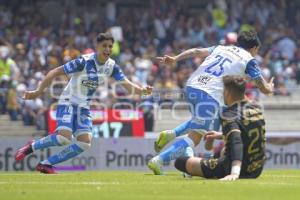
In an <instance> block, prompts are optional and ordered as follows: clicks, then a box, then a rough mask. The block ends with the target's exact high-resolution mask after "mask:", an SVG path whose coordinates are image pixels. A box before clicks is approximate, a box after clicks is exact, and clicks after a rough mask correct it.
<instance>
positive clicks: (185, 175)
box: [182, 172, 193, 178]
mask: <svg viewBox="0 0 300 200" xmlns="http://www.w3.org/2000/svg"><path fill="white" fill-rule="evenodd" d="M182 176H183V178H193V177H192V176H191V175H189V174H188V173H185V172H184V173H182Z"/></svg>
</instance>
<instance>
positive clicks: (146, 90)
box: [142, 86, 153, 95]
mask: <svg viewBox="0 0 300 200" xmlns="http://www.w3.org/2000/svg"><path fill="white" fill-rule="evenodd" d="M152 90H153V87H152V86H146V87H144V88H142V94H143V95H151V94H152Z"/></svg>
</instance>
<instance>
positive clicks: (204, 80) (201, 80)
mask: <svg viewBox="0 0 300 200" xmlns="http://www.w3.org/2000/svg"><path fill="white" fill-rule="evenodd" d="M210 80H211V77H209V76H199V78H198V82H199V83H200V84H201V85H206V84H207V83H208V82H209V81H210Z"/></svg>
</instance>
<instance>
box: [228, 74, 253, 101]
mask: <svg viewBox="0 0 300 200" xmlns="http://www.w3.org/2000/svg"><path fill="white" fill-rule="evenodd" d="M223 83H224V89H226V90H228V91H229V92H230V93H231V94H232V95H233V96H234V97H236V98H241V97H244V95H245V92H246V83H247V79H246V77H244V76H237V75H235V76H224V77H223Z"/></svg>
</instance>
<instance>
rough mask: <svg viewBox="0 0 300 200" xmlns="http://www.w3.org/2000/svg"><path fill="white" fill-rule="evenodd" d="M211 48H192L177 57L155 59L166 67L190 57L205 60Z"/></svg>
mask: <svg viewBox="0 0 300 200" xmlns="http://www.w3.org/2000/svg"><path fill="white" fill-rule="evenodd" d="M212 50H213V47H210V48H192V49H188V50H186V51H184V52H182V53H180V54H178V55H177V56H168V55H165V56H163V57H157V58H156V59H157V60H158V62H160V63H162V64H167V65H172V64H175V63H176V62H178V61H180V60H184V59H187V58H192V57H200V58H205V57H207V56H209V55H210V53H211V52H212Z"/></svg>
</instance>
